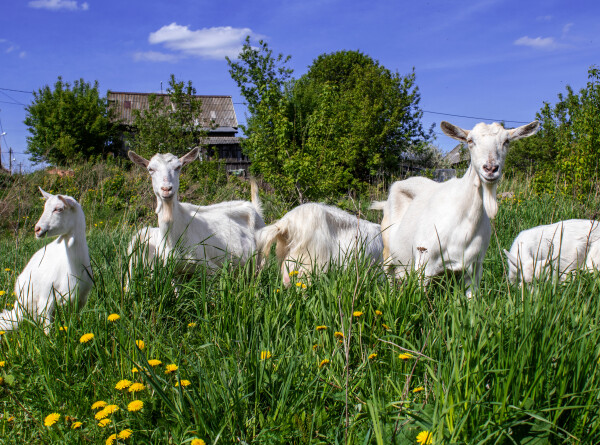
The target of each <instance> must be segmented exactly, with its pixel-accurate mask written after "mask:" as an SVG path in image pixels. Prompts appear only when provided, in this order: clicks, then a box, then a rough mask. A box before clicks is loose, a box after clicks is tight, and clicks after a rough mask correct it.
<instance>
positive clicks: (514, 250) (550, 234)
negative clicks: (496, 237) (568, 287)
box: [504, 219, 600, 283]
mask: <svg viewBox="0 0 600 445" xmlns="http://www.w3.org/2000/svg"><path fill="white" fill-rule="evenodd" d="M599 241H600V229H599V223H598V221H593V220H588V219H569V220H567V221H560V222H557V223H554V224H548V225H545V226H538V227H533V228H531V229H528V230H524V231H522V232H521V233H519V235H518V236H517V237H516V238H515V240H514V242H513V244H512V247H511V248H510V252H508V251H506V250H505V251H504V253H505V254H506V258H507V259H508V278H509V280H510V282H511V283H514V282H516V281H517V280H522V282H525V283H531V282H532V281H533V280H534V278H536V279H539V278H542V277H546V278H547V277H549V272H550V270H553V271H554V276H555V277H557V278H558V279H559V280H560V281H562V280H564V279H566V277H567V275H568V273H569V272H571V271H574V270H576V269H579V268H584V269H588V270H590V269H594V268H595V267H597V266H598V265H599V264H600V256H599V254H600V243H599Z"/></svg>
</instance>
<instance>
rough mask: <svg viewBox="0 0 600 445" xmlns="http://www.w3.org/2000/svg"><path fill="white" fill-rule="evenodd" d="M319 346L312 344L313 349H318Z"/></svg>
mask: <svg viewBox="0 0 600 445" xmlns="http://www.w3.org/2000/svg"><path fill="white" fill-rule="evenodd" d="M320 347H321V346H320V345H313V351H315V350H317V349H319V348H320Z"/></svg>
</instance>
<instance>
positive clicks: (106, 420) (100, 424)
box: [98, 419, 111, 428]
mask: <svg viewBox="0 0 600 445" xmlns="http://www.w3.org/2000/svg"><path fill="white" fill-rule="evenodd" d="M110 422H111V420H110V419H102V420H101V421H100V422H98V426H99V427H101V428H104V427H105V426H106V425H108V424H110Z"/></svg>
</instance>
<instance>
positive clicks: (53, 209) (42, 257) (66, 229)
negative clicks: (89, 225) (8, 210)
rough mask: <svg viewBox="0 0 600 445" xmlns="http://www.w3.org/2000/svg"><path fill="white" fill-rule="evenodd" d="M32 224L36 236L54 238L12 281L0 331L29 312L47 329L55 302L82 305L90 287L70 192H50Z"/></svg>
mask: <svg viewBox="0 0 600 445" xmlns="http://www.w3.org/2000/svg"><path fill="white" fill-rule="evenodd" d="M40 191H41V192H42V195H43V196H44V198H45V199H46V202H45V204H44V212H43V213H42V216H41V217H40V219H39V221H38V222H37V224H36V225H35V234H36V237H37V238H42V237H43V236H45V235H48V236H58V238H57V239H55V240H54V241H52V242H51V243H50V244H48V245H46V246H45V247H43V248H41V249H40V250H38V251H37V252H36V253H35V254H33V256H32V257H31V259H30V260H29V262H28V263H27V265H26V266H25V268H24V269H23V271H22V272H21V274H20V275H19V276H18V277H17V281H16V282H15V290H14V292H15V295H16V296H17V301H16V302H15V307H14V309H13V310H12V311H5V312H2V313H1V314H0V330H15V329H17V327H18V325H19V323H20V322H21V321H22V320H23V318H25V317H27V316H29V317H31V318H32V319H34V320H37V321H40V322H42V324H43V325H44V326H45V329H46V330H48V328H49V326H50V323H51V322H52V320H53V318H54V312H55V310H56V305H57V304H60V305H63V304H66V303H71V302H74V303H77V304H78V308H79V309H80V308H82V307H83V306H84V305H85V303H86V301H87V296H88V293H89V292H90V290H91V289H92V284H93V283H92V269H91V265H90V255H89V252H88V246H87V242H86V238H85V216H84V214H83V210H82V209H81V206H80V205H79V203H78V202H77V201H76V200H75V199H73V198H71V197H70V196H64V195H51V194H50V193H46V192H44V191H43V190H42V189H40Z"/></svg>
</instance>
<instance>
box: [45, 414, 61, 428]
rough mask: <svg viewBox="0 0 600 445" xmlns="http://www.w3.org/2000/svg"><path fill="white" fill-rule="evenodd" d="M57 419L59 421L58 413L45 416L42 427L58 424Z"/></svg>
mask: <svg viewBox="0 0 600 445" xmlns="http://www.w3.org/2000/svg"><path fill="white" fill-rule="evenodd" d="M58 419H60V414H58V413H52V414H48V415H47V416H46V418H45V419H44V425H46V426H52V425H54V424H55V423H56V422H58Z"/></svg>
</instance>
